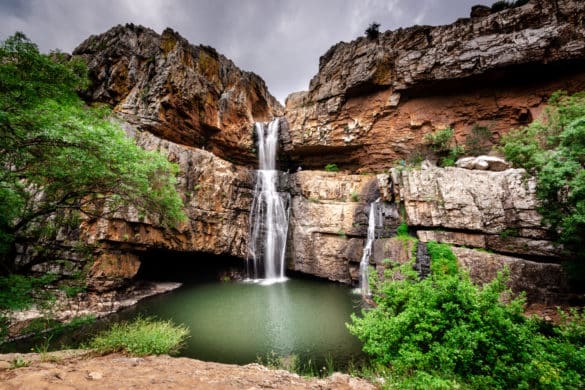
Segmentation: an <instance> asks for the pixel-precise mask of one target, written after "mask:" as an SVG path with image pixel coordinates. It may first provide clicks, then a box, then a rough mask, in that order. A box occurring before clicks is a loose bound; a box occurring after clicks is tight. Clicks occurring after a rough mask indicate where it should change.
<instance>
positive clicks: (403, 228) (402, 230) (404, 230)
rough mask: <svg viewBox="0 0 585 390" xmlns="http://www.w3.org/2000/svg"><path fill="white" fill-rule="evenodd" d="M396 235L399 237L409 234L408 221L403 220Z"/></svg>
mask: <svg viewBox="0 0 585 390" xmlns="http://www.w3.org/2000/svg"><path fill="white" fill-rule="evenodd" d="M396 235H397V236H398V237H404V236H408V225H407V224H406V222H402V223H401V224H400V225H398V227H397V228H396Z"/></svg>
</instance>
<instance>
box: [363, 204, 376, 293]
mask: <svg viewBox="0 0 585 390" xmlns="http://www.w3.org/2000/svg"><path fill="white" fill-rule="evenodd" d="M379 201H380V199H376V200H375V201H374V202H372V203H370V212H369V215H368V236H367V238H366V245H364V252H363V255H362V259H361V261H360V293H361V294H362V296H363V297H368V296H370V295H371V294H370V285H369V283H368V276H369V266H370V257H372V246H373V245H374V240H375V239H376V226H378V224H379V221H380V219H381V217H380V216H379V215H378V214H379V213H378V207H377V205H378V202H379Z"/></svg>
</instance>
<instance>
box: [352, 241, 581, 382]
mask: <svg viewBox="0 0 585 390" xmlns="http://www.w3.org/2000/svg"><path fill="white" fill-rule="evenodd" d="M428 250H429V254H430V256H431V269H432V274H431V275H430V276H429V277H427V278H425V279H423V280H419V277H418V275H417V273H416V272H414V271H413V270H412V267H411V265H410V264H407V265H405V266H403V267H401V268H399V269H398V270H397V269H388V270H387V271H386V272H387V274H386V278H385V280H382V281H380V282H378V284H377V285H375V286H372V287H373V290H372V291H373V300H374V302H375V303H376V306H375V307H374V308H372V309H371V310H368V311H366V312H364V313H363V316H361V317H359V316H355V315H354V316H353V317H352V323H351V324H350V325H348V326H349V329H350V331H351V332H352V333H353V334H355V335H356V336H357V337H359V338H360V340H362V341H363V342H364V351H365V352H366V353H368V354H369V355H370V356H371V357H372V359H373V361H374V362H375V363H377V364H379V365H380V366H381V367H385V368H386V369H388V367H389V370H390V371H389V374H387V375H388V379H389V380H390V381H391V382H390V383H389V386H396V387H399V388H402V387H405V388H459V387H468V386H470V387H472V388H579V386H582V385H583V383H584V379H585V371H584V367H585V347H584V342H585V316H583V315H577V314H576V313H573V314H574V316H575V322H567V323H566V324H565V325H561V326H558V327H557V326H553V325H551V324H548V323H544V322H541V321H539V320H536V319H528V318H526V317H524V316H523V303H524V302H523V299H522V298H519V299H512V300H509V301H508V302H506V297H508V298H509V290H508V289H507V287H506V283H505V282H506V277H505V275H504V274H500V275H499V276H498V277H497V278H496V279H495V280H494V281H492V282H491V283H489V284H487V285H485V286H483V287H482V288H481V287H478V286H476V285H474V284H473V283H472V282H471V280H470V278H469V275H468V274H467V273H465V272H463V271H461V270H459V269H458V268H457V261H456V258H455V256H454V255H453V253H452V252H451V250H450V248H449V247H448V246H447V245H445V244H437V243H432V242H431V243H429V244H428Z"/></svg>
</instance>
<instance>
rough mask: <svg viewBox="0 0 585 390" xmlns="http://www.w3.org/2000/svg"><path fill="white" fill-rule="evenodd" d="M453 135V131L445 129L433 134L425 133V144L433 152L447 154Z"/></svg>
mask: <svg viewBox="0 0 585 390" xmlns="http://www.w3.org/2000/svg"><path fill="white" fill-rule="evenodd" d="M453 134H454V133H453V129H452V128H451V127H446V128H444V129H442V130H438V131H436V132H434V133H427V134H426V135H425V142H426V144H427V145H428V146H430V148H431V149H432V150H433V151H434V152H437V153H440V152H448V151H449V148H450V147H451V143H452V140H453Z"/></svg>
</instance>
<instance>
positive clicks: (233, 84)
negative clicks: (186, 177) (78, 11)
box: [73, 24, 282, 164]
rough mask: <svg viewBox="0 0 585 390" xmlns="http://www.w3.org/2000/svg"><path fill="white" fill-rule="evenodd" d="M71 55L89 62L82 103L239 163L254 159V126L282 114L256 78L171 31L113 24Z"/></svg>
mask: <svg viewBox="0 0 585 390" xmlns="http://www.w3.org/2000/svg"><path fill="white" fill-rule="evenodd" d="M73 54H74V55H76V56H80V57H82V58H84V59H85V60H86V61H87V63H88V66H89V72H90V77H91V80H92V84H91V86H90V87H89V89H88V90H87V91H86V93H85V97H86V99H87V100H89V101H91V102H103V103H107V104H108V105H110V106H112V107H113V108H114V111H116V112H117V113H118V114H119V115H121V116H122V117H123V118H125V119H126V120H127V121H129V122H131V123H133V124H135V125H137V126H138V127H139V128H140V129H141V130H148V131H149V132H151V133H153V134H155V135H157V136H159V137H161V138H164V139H166V140H169V141H173V142H175V143H179V144H183V145H186V146H193V147H199V148H204V149H206V150H209V151H211V152H213V153H214V154H215V155H216V156H220V157H223V158H224V159H227V158H229V159H232V160H233V161H237V162H239V163H241V164H253V163H254V162H255V157H254V153H253V150H254V142H253V123H254V122H256V121H265V120H269V119H271V118H272V117H274V116H278V115H280V114H282V107H281V106H280V103H278V101H276V99H275V98H274V97H273V96H272V95H270V94H269V92H268V90H267V89H266V85H265V83H264V81H263V80H262V79H261V78H260V77H258V76H257V75H255V74H254V73H250V72H244V71H242V70H240V69H238V68H237V67H236V66H235V65H234V64H233V62H232V61H230V60H229V59H227V58H226V57H224V56H223V55H221V54H219V53H218V52H217V51H216V50H215V49H213V48H211V47H209V46H194V45H191V44H189V42H187V41H186V40H185V39H184V38H183V37H181V36H180V35H179V34H178V33H176V32H174V31H173V30H171V29H166V30H165V31H163V33H162V34H161V35H159V34H157V33H155V32H154V31H153V30H150V29H148V28H145V27H142V26H135V25H132V24H127V25H125V26H117V27H114V28H112V29H110V30H109V31H107V32H105V33H103V34H101V35H97V36H91V37H89V38H88V39H87V40H85V41H84V42H83V43H82V44H81V45H80V46H79V47H77V48H76V49H75V51H74V52H73Z"/></svg>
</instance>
